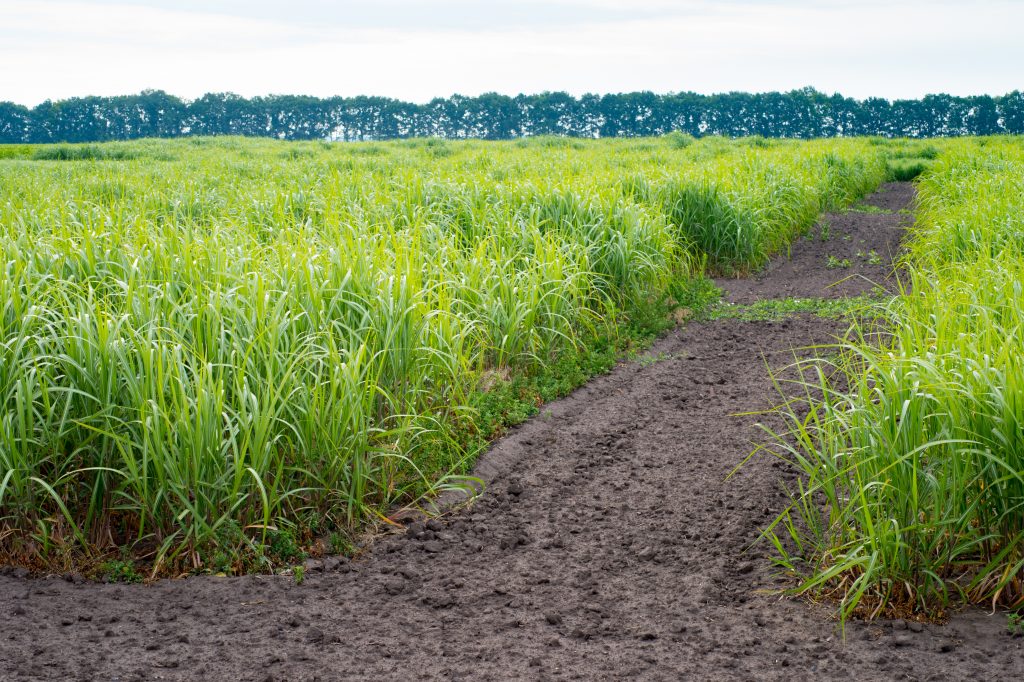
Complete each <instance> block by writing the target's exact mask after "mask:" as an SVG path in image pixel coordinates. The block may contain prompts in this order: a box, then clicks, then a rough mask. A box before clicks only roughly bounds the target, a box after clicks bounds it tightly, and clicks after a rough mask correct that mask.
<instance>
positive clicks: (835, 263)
mask: <svg viewBox="0 0 1024 682" xmlns="http://www.w3.org/2000/svg"><path fill="white" fill-rule="evenodd" d="M825 267H826V268H828V269H829V270H837V269H840V268H848V267H850V259H849V258H836V257H835V256H832V255H830V256H829V257H828V260H826V261H825Z"/></svg>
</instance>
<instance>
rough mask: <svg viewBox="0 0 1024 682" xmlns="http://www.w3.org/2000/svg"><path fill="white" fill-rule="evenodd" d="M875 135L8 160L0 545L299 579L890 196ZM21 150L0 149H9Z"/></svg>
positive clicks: (50, 555)
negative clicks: (272, 570) (642, 348)
mask: <svg viewBox="0 0 1024 682" xmlns="http://www.w3.org/2000/svg"><path fill="white" fill-rule="evenodd" d="M907 148H908V143H903V142H896V143H883V142H881V141H877V140H845V141H844V140H839V141H828V142H825V141H818V142H805V143H799V142H781V141H767V140H753V141H745V140H744V141H736V142H730V141H726V140H720V139H706V140H701V141H693V140H691V139H679V138H678V137H675V138H669V139H655V140H640V141H622V140H610V141H601V142H582V141H575V140H574V141H569V140H554V139H547V140H545V139H541V140H530V141H524V142H515V143H479V142H466V143H459V144H456V143H445V142H439V141H413V142H406V143H386V144H358V145H329V144H319V143H275V142H270V141H262V140H241V139H195V140H179V141H171V142H167V141H141V142H135V143H126V144H110V145H92V146H87V147H81V148H79V147H66V146H60V147H54V148H49V147H44V148H32V147H26V148H18V149H16V150H14V151H12V152H11V154H9V155H8V156H9V158H8V159H6V160H4V161H0V253H2V256H3V258H2V265H3V268H4V276H3V278H0V401H2V405H3V409H2V410H0V420H2V424H0V553H2V554H3V556H4V557H5V558H6V560H9V561H17V562H20V563H24V564H28V565H38V566H50V567H52V566H55V565H72V564H75V565H82V564H83V562H84V563H85V564H88V563H89V562H90V561H92V562H97V561H99V560H100V559H105V558H109V557H110V556H111V553H112V552H117V551H121V552H123V553H124V555H125V557H127V558H128V559H129V560H135V559H140V560H144V561H145V562H147V563H148V564H149V565H150V567H151V570H152V571H153V572H154V573H173V572H178V571H190V570H217V571H237V570H249V569H252V568H254V567H258V566H266V565H272V564H274V563H277V562H287V561H291V560H292V559H293V558H294V557H295V556H296V555H297V554H298V553H300V552H302V551H303V550H304V549H305V548H307V547H308V546H309V545H310V544H311V543H312V541H313V539H315V537H317V536H331V537H334V538H336V540H335V542H334V543H333V544H334V545H335V547H334V549H337V548H339V547H344V546H345V545H346V544H347V542H348V540H347V537H348V534H350V533H351V532H352V531H353V529H356V528H358V527H359V526H360V525H361V524H363V523H365V522H366V521H367V520H372V519H375V518H382V517H383V515H384V514H385V512H386V511H387V510H388V509H389V508H390V507H392V506H393V505H394V504H396V503H413V502H415V500H417V499H419V498H420V497H421V496H422V495H424V494H428V493H430V492H431V491H436V490H437V489H438V488H439V487H443V486H444V485H457V484H459V478H458V477H459V475H461V474H464V473H465V472H466V471H467V470H468V467H469V464H470V463H471V462H472V460H473V458H474V457H475V455H476V454H477V453H478V452H479V451H480V449H481V448H482V447H483V446H484V445H485V444H486V442H487V440H488V439H489V438H491V437H492V436H493V435H494V434H495V433H497V432H499V431H500V430H501V429H502V428H503V427H504V426H505V425H507V424H509V423H513V422H515V421H518V420H521V419H522V418H524V417H525V416H526V415H527V414H529V412H530V411H531V410H533V409H536V405H537V404H538V403H539V402H541V401H543V400H546V399H550V398H552V397H555V396H556V395H560V394H562V393H564V392H566V391H567V390H569V389H570V388H572V387H573V386H575V385H577V384H579V383H580V382H581V381H583V380H584V379H585V378H586V377H588V376H590V375H592V374H593V373H595V372H599V371H604V370H606V369H607V368H608V367H609V366H610V365H611V364H612V363H613V362H614V359H615V357H617V354H618V353H619V352H621V351H622V350H624V349H627V348H628V347H630V346H634V345H636V344H639V343H642V342H643V340H644V339H645V338H647V337H649V336H650V334H652V333H654V332H656V331H657V330H658V329H659V328H661V326H662V325H663V324H664V320H665V319H666V316H665V313H666V311H667V309H668V308H670V307H671V306H672V305H675V304H678V303H684V302H685V299H686V297H687V296H691V295H692V292H691V291H690V289H689V288H688V282H690V280H691V278H692V277H693V276H694V275H695V274H699V273H700V272H702V270H703V268H704V267H705V266H706V267H709V268H711V269H714V270H716V271H738V272H742V271H746V270H750V269H754V268H757V267H759V266H760V265H762V264H763V263H764V262H765V261H766V259H767V258H768V256H769V254H771V253H773V252H775V251H778V250H781V249H784V248H786V246H787V244H788V243H789V241H791V240H792V239H793V238H794V237H795V236H796V235H797V234H799V233H800V232H801V231H803V230H804V229H806V228H807V227H809V226H810V224H811V223H812V222H813V220H814V219H815V217H816V216H817V215H818V213H819V212H820V211H821V210H823V209H826V208H830V207H833V206H839V205H845V204H849V203H850V202H852V201H854V200H856V199H857V198H858V197H859V196H861V195H862V194H863V193H864V192H866V191H868V190H870V189H872V188H873V187H875V186H876V185H877V184H878V183H879V182H880V181H882V180H883V179H885V177H887V173H888V172H889V169H888V166H887V155H892V154H899V153H902V151H901V150H905V149H907ZM15 152H17V153H15Z"/></svg>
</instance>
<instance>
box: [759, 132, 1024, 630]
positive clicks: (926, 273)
mask: <svg viewBox="0 0 1024 682" xmlns="http://www.w3.org/2000/svg"><path fill="white" fill-rule="evenodd" d="M989 142H990V143H989V144H986V145H984V146H981V145H980V144H979V143H978V142H977V141H965V142H957V143H948V146H949V147H950V148H949V149H948V150H947V151H946V153H945V154H944V155H943V156H942V158H940V159H939V160H937V161H936V163H935V165H934V166H933V168H932V170H931V171H929V172H928V173H927V174H926V175H925V176H923V177H922V179H921V181H920V184H919V187H920V197H919V210H918V225H917V227H916V228H915V229H914V232H913V234H912V238H911V241H910V245H909V252H910V272H911V274H910V279H909V282H908V283H907V284H908V285H909V286H908V287H907V290H906V291H905V292H904V294H903V295H902V296H900V297H898V298H897V299H895V300H894V301H893V302H892V303H891V304H890V305H888V306H887V307H886V308H885V309H884V310H883V311H881V313H882V314H881V321H882V322H883V324H882V327H881V328H882V329H884V331H883V332H881V333H878V331H877V330H878V329H879V327H878V324H879V322H878V321H876V322H873V323H872V326H871V327H867V326H865V327H863V328H862V329H861V330H860V331H859V332H857V333H855V334H854V335H852V336H851V337H849V339H848V340H847V341H846V342H844V343H843V344H841V345H840V346H838V348H836V349H834V350H835V351H836V354H837V355H836V357H835V359H834V360H833V361H832V362H831V364H829V365H824V364H821V363H815V364H805V365H802V369H803V379H802V381H800V382H798V386H801V387H802V388H803V389H804V390H805V395H804V398H803V399H802V400H799V401H797V404H796V405H795V406H794V405H792V404H791V405H790V406H789V407H788V408H787V409H786V410H784V411H783V414H785V415H786V416H787V417H788V420H789V429H787V430H785V431H783V432H782V433H779V434H776V435H777V438H776V439H775V443H774V447H775V448H776V451H777V452H778V453H779V454H781V455H782V456H784V457H786V458H787V459H789V460H790V461H792V462H793V463H794V464H795V465H796V466H797V467H798V468H799V469H800V470H801V471H802V473H803V474H804V478H803V479H802V480H801V482H800V483H799V484H798V487H797V489H796V490H795V491H793V493H794V494H793V505H792V506H791V508H790V509H789V510H788V511H787V512H786V513H785V514H783V515H782V516H781V517H780V518H779V519H777V521H776V522H775V523H774V524H773V525H772V527H771V528H769V530H768V532H767V535H768V537H770V538H771V539H772V540H773V541H774V543H775V546H776V548H777V550H778V553H779V562H780V563H781V564H782V565H783V566H784V567H786V568H787V569H789V570H791V571H793V572H794V573H796V574H797V575H799V576H801V582H800V586H799V590H801V591H811V592H813V593H815V594H819V595H826V596H831V597H835V598H837V599H838V600H839V601H840V604H841V611H842V614H843V616H844V617H848V616H850V615H852V614H855V613H856V614H861V615H865V616H875V615H878V614H887V615H895V614H900V615H906V614H915V615H917V614H920V615H925V616H931V617H941V616H942V615H943V614H944V613H945V612H946V611H947V610H948V609H950V608H955V607H957V606H960V605H962V604H965V603H971V602H977V603H989V604H992V605H996V604H1002V605H1005V606H1007V607H1019V606H1020V605H1021V604H1024V296H1022V294H1024V256H1022V255H1021V254H1022V252H1021V241H1020V240H1021V236H1020V230H1019V228H1020V216H1021V215H1024V180H1022V178H1024V153H1022V152H1021V148H1020V146H1019V141H1016V140H1005V141H1002V140H1000V141H989ZM826 368H827V369H826Z"/></svg>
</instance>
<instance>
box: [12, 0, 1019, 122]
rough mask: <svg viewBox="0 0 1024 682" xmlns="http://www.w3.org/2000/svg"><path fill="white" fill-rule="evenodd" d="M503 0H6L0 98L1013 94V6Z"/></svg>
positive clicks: (1016, 55) (1015, 56) (1016, 78)
mask: <svg viewBox="0 0 1024 682" xmlns="http://www.w3.org/2000/svg"><path fill="white" fill-rule="evenodd" d="M513 5H516V3H509V2H497V3H492V4H488V5H482V4H478V3H473V11H474V12H476V13H477V14H475V15H474V16H472V17H469V18H467V17H466V16H462V17H461V18H460V17H455V16H454V14H452V16H451V17H449V15H448V14H445V12H448V13H454V12H456V11H457V10H458V8H459V7H462V8H463V9H465V8H466V7H468V6H469V4H468V3H466V2H465V0H463V1H462V2H447V3H432V4H431V3H422V2H421V3H416V2H411V0H385V1H384V2H378V3H377V4H376V5H374V6H373V7H374V8H375V9H374V11H375V12H376V14H372V16H371V15H370V14H367V13H366V12H365V11H363V12H362V13H360V12H359V11H357V10H358V9H359V7H362V8H364V9H365V7H366V5H365V4H359V5H355V4H346V3H340V4H339V3H323V2H317V1H316V0H296V1H295V2H294V3H292V4H290V5H288V6H286V7H288V8H289V9H290V12H289V13H284V12H282V10H281V5H280V4H277V3H265V2H263V3H261V2H253V3H242V2H228V3H223V4H222V5H220V6H219V9H210V8H209V4H208V3H207V4H203V3H198V2H195V3H193V4H189V1H188V0H183V1H182V2H178V3H170V2H165V3H160V2H148V3H147V2H135V3H127V4H117V3H110V2H107V3H94V2H70V1H61V2H55V1H53V0H39V1H34V2H30V1H28V0H4V2H3V4H2V5H0V100H13V101H16V102H20V103H25V104H36V103H38V102H40V101H42V100H43V99H47V98H50V99H59V98H64V97H69V96H76V95H86V94H104V95H109V94H126V93H133V92H138V91H139V90H142V89H145V88H160V89H164V90H167V91H168V92H172V93H174V94H177V95H180V96H184V97H195V96H198V95H201V94H202V93H204V92H218V91H232V92H237V93H239V94H243V95H247V96H251V95H256V94H267V93H295V94H313V95H320V96H327V95H334V94H340V95H355V94H378V95H387V96H393V97H399V98H403V99H411V100H414V101H425V100H427V99H430V98H431V97H434V96H445V95H449V94H451V93H453V92H460V93H462V94H469V95H472V94H478V93H481V92H486V91H498V92H505V93H509V94H515V93H518V92H538V91H542V90H567V91H569V92H573V93H576V94H580V93H583V92H588V91H590V92H621V91H630V90H642V89H647V90H655V91H660V92H666V91H677V90H695V91H698V92H722V91H728V90H751V91H764V90H776V89H782V90H786V89H792V88H797V87H802V86H805V85H812V86H814V87H817V88H819V89H822V90H825V91H829V92H831V91H840V92H842V93H843V94H846V95H851V96H858V97H865V96H871V95H878V96H885V97H916V96H920V95H923V94H925V93H927V92H940V91H944V92H951V93H953V94H972V93H982V92H989V93H993V94H1001V93H1003V92H1006V91H1009V90H1012V89H1015V88H1020V87H1024V83H1021V82H1020V80H1019V76H1018V73H1019V70H1018V67H1019V65H1020V64H1024V41H1021V40H1019V35H1018V27H1019V26H1021V25H1024V3H1013V2H991V3H975V4H958V3H952V2H950V3H935V2H925V1H924V0H914V1H911V2H896V1H893V2H888V3H881V2H857V3H854V2H823V1H821V2H812V1H804V2H796V1H794V2H782V1H775V2H752V1H744V2H724V3H723V2H716V3H710V2H699V1H697V2H693V1H686V2H668V1H667V0H635V1H631V2H627V1H626V0H561V1H560V2H556V3H545V6H546V7H547V9H545V10H543V11H541V10H538V11H537V16H538V17H539V18H538V19H537V21H536V22H534V23H531V20H530V17H531V16H532V15H531V14H530V12H528V11H518V13H516V14H515V20H514V21H511V20H505V19H504V18H503V17H505V16H506V15H509V13H514V10H513V9H512V7H513ZM518 5H522V3H519V4H518ZM536 6H538V7H539V5H536ZM481 7H484V8H486V9H480V8H481ZM545 12H546V14H545ZM389 14H390V15H392V16H394V20H390V21H389V19H388V17H389ZM402 17H405V19H404V20H403V19H402ZM417 17H426V19H424V20H423V21H413V19H416V18H417ZM470 19H472V21H470Z"/></svg>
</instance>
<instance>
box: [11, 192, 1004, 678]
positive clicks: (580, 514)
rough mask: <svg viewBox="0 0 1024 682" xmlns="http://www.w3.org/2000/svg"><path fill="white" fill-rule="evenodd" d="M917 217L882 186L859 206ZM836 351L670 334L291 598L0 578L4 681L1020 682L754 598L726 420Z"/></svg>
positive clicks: (721, 335) (718, 325) (965, 631)
mask: <svg viewBox="0 0 1024 682" xmlns="http://www.w3.org/2000/svg"><path fill="white" fill-rule="evenodd" d="M894 197H899V199H898V200H897V199H895V198H894ZM910 197H911V194H910V191H909V190H908V188H907V187H906V186H902V185H897V186H894V187H889V188H887V189H885V190H883V192H882V193H880V194H879V195H876V196H875V198H874V200H875V201H877V202H880V203H882V202H890V201H892V202H896V203H899V202H905V201H906V200H909V198H910ZM846 218H847V216H832V217H830V218H829V220H830V221H832V224H833V228H832V229H835V228H834V225H836V224H837V223H839V221H840V220H841V219H846ZM868 219H870V220H871V221H872V222H873V223H874V224H875V225H876V227H877V229H876V230H874V231H872V229H871V227H870V225H869V224H868V222H867V221H868ZM856 220H858V221H861V228H862V229H863V230H864V235H865V236H864V237H863V238H864V239H865V244H867V243H869V242H870V244H872V245H874V244H881V243H886V242H887V241H888V240H889V239H890V238H891V236H892V235H891V233H890V230H889V228H890V227H891V225H888V223H890V222H891V220H892V216H890V215H875V214H858V215H857V217H856ZM860 238H862V237H858V239H860ZM818 243H819V242H814V241H806V242H801V244H806V245H807V246H809V247H814V246H815V245H816V244H818ZM799 248H800V245H798V246H797V249H796V250H794V262H804V261H803V260H801V259H804V258H805V255H804V254H801V252H800V250H799ZM815 248H816V247H815ZM869 248H876V250H877V247H876V246H870V247H869ZM879 253H882V252H881V251H879ZM813 260H814V258H810V259H809V260H807V262H808V263H810V262H811V261H813ZM820 260H821V259H820V257H819V258H817V261H818V262H819V263H820ZM787 267H791V266H790V265H789V264H782V265H779V266H777V267H776V268H774V269H772V270H771V271H770V272H769V274H768V275H767V276H766V277H765V278H764V279H763V280H762V281H761V282H760V283H758V284H757V287H758V291H757V295H760V296H765V295H772V294H773V290H772V286H773V285H772V284H771V282H772V280H773V279H774V277H775V274H774V273H776V272H782V271H784V270H785V268H787ZM819 268H820V264H819ZM811 269H813V268H811ZM825 272H827V273H829V276H830V277H831V276H832V275H835V277H834V278H835V279H838V278H839V277H842V276H844V275H843V273H834V272H833V271H825ZM826 279H827V278H826ZM783 281H791V280H783ZM822 281H824V279H823V280H822ZM831 281H832V280H831V279H829V281H828V282H827V283H831ZM729 286H730V287H733V286H738V287H739V286H747V285H746V284H745V283H738V284H736V283H729ZM793 286H796V285H795V284H793ZM789 291H790V289H784V290H783V293H784V294H787V293H788V292H789ZM732 293H733V295H734V296H737V297H738V296H739V295H740V294H739V293H737V290H736V289H733V291H732ZM740 293H742V292H740ZM807 295H813V292H812V293H811V294H807ZM817 295H826V294H822V293H819V294H817ZM839 331H841V327H840V326H838V325H837V323H835V322H829V321H825V320H821V319H817V318H813V317H798V318H794V319H792V320H788V321H783V322H739V321H735V320H722V321H719V322H714V323H709V324H690V325H687V326H686V327H685V328H683V329H681V330H677V331H675V332H673V333H671V334H669V335H668V336H667V337H666V338H664V339H662V340H661V341H660V342H658V343H657V344H656V345H655V347H654V348H652V349H651V351H650V352H649V354H648V357H647V359H646V360H644V361H641V362H636V363H629V364H623V365H621V366H619V367H618V368H617V369H616V370H615V371H614V372H612V373H611V374H610V375H608V376H605V377H601V378H599V379H597V380H595V381H593V382H591V383H590V384H588V385H587V386H586V387H584V388H582V389H581V390H579V391H577V392H576V393H574V394H573V395H572V396H570V397H568V398H567V399H565V400H562V401H559V402H557V403H554V404H552V405H550V406H549V407H548V408H547V409H545V410H544V412H543V413H542V415H540V416H539V417H537V418H535V419H533V420H532V421H530V422H528V423H526V424H524V425H523V426H521V427H519V428H517V429H516V430H514V431H513V432H512V433H511V434H510V435H508V436H507V437H506V438H504V439H502V440H501V441H500V442H498V443H497V444H496V445H495V447H494V448H493V449H492V450H491V451H490V452H489V453H488V454H487V455H486V456H485V457H484V458H483V460H482V461H481V464H480V472H481V474H482V475H483V476H484V477H486V478H488V479H490V480H491V484H490V486H489V488H488V490H487V492H486V494H485V495H483V497H482V498H481V499H480V500H478V501H477V502H476V503H475V504H474V505H473V506H472V507H470V508H469V509H468V510H465V511H463V512H460V513H454V514H451V515H449V516H448V517H447V518H446V519H444V520H442V521H432V522H430V523H429V524H427V526H426V527H424V526H422V525H416V526H414V527H412V528H411V529H410V531H409V532H408V533H407V534H405V535H400V536H394V537H391V538H388V539H385V540H383V541H381V542H380V543H379V544H378V545H377V546H376V547H375V549H374V551H373V552H372V553H371V554H370V555H369V556H367V557H365V558H362V559H360V560H358V561H355V562H351V563H349V562H344V561H341V562H339V561H337V560H335V561H329V562H328V564H327V565H326V566H325V567H324V568H323V569H322V570H318V571H313V572H311V573H310V575H309V576H308V577H307V579H306V581H305V583H304V584H302V585H301V586H296V585H294V584H293V582H292V580H291V579H290V578H287V577H269V576H248V577H242V578H221V579H218V578H213V577H203V578H194V579H188V580H182V581H175V582H169V581H163V582H160V583H158V584H156V585H153V586H149V587H142V586H126V585H92V584H74V583H72V582H67V581H65V580H63V579H60V578H54V579H49V580H25V579H23V578H19V577H15V576H11V575H6V576H0V613H2V614H3V615H4V617H5V618H6V623H7V627H6V628H5V629H4V632H3V635H2V638H0V678H2V679H5V680H29V679H99V678H102V679H108V680H135V679H139V680H142V679H182V680H193V679H197V680H198V679H209V680H227V679H231V680H234V679H245V680H314V679H321V680H334V679H374V680H377V679H386V680H408V679H464V680H470V679H472V680H490V679H528V680H533V679H582V680H600V679H609V680H613V679H614V680H619V679H650V680H660V679H664V680H674V679H681V678H685V679H793V678H796V679H811V678H821V677H827V678H850V679H921V680H924V679H989V680H993V679H1007V680H1009V679H1021V678H1022V676H1024V651H1022V646H1021V643H1022V640H1021V639H1013V638H1011V637H1009V636H1008V635H1007V634H1006V633H1005V617H1002V616H994V617H993V616H989V615H987V614H986V613H983V612H981V611H978V610H972V611H970V612H968V613H965V614H961V615H959V616H957V617H956V618H955V619H954V621H953V623H952V624H950V625H948V626H943V627H938V626H925V627H924V628H919V626H917V625H916V624H915V625H914V629H910V628H908V627H907V626H906V625H905V624H902V623H895V624H893V623H876V624H871V625H863V624H855V625H853V626H851V627H850V628H849V630H848V641H847V642H846V644H845V645H844V644H843V643H842V642H841V641H840V638H839V637H838V633H837V630H836V626H835V624H834V623H833V622H832V621H831V620H830V617H829V613H828V612H827V611H826V610H824V609H817V608H813V607H811V606H808V605H807V604H805V603H803V602H793V601H787V600H780V599H778V598H777V597H767V596H764V595H763V594H761V593H759V592H758V589H759V588H764V587H770V586H772V584H773V582H772V578H771V576H770V571H769V569H768V567H767V562H765V561H764V560H763V559H762V556H763V552H764V550H763V549H761V548H757V549H754V550H751V551H745V548H746V547H747V546H748V544H749V543H750V541H751V540H752V539H754V538H755V537H756V535H757V531H758V528H759V527H760V526H761V525H762V524H763V523H764V522H765V521H766V520H768V519H769V517H770V516H771V515H772V514H773V513H774V512H775V511H777V510H778V509H780V506H781V505H782V503H783V499H782V498H781V497H780V493H779V492H778V491H779V485H778V481H779V479H780V478H781V477H783V476H784V475H786V473H785V472H784V471H783V470H782V469H781V468H780V467H779V466H778V465H777V464H774V463H773V462H771V461H769V460H768V459H767V458H762V459H758V460H755V461H754V462H752V463H751V464H750V465H748V466H747V467H746V468H744V469H743V470H742V471H741V472H740V473H739V474H738V475H737V476H736V477H734V478H733V479H732V480H730V481H728V482H726V481H725V480H724V479H725V477H726V475H727V474H728V473H729V471H730V470H732V469H733V467H734V466H735V465H736V463H737V462H738V461H739V460H740V459H742V458H743V457H744V456H745V455H746V454H747V453H748V452H749V450H750V444H751V442H752V441H754V440H756V439H757V438H758V431H757V429H756V428H755V426H754V420H753V419H752V418H749V417H736V416H731V415H734V414H736V413H740V412H746V411H750V410H756V409H760V408H763V407H764V406H765V405H766V404H767V403H768V401H769V400H770V398H771V384H770V382H769V380H768V377H767V373H766V371H765V365H764V363H765V360H766V359H767V361H768V362H769V363H771V364H774V365H781V364H784V363H785V362H787V360H789V359H791V358H792V352H791V350H790V349H792V348H794V347H801V346H806V345H808V344H812V343H815V342H823V341H827V340H829V339H830V336H831V335H832V334H834V333H837V332H839ZM918 630H920V631H918Z"/></svg>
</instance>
